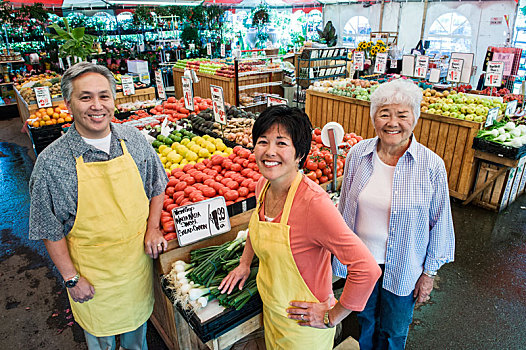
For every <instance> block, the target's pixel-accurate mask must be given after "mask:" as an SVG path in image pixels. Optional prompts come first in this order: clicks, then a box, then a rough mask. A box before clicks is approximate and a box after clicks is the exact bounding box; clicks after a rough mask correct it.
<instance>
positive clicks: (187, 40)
mask: <svg viewBox="0 0 526 350" xmlns="http://www.w3.org/2000/svg"><path fill="white" fill-rule="evenodd" d="M181 41H182V42H183V44H184V45H185V46H186V47H188V45H189V44H194V45H195V46H196V47H199V46H200V45H199V43H200V41H199V32H198V30H197V28H195V27H193V26H190V25H189V26H186V27H185V28H184V29H183V31H182V32H181Z"/></svg>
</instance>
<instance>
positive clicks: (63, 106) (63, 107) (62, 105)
mask: <svg viewBox="0 0 526 350" xmlns="http://www.w3.org/2000/svg"><path fill="white" fill-rule="evenodd" d="M58 108H60V109H67V108H66V105H65V104H64V103H61V104H59V105H58Z"/></svg>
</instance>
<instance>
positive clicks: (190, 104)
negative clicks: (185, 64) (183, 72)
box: [181, 76, 195, 111]
mask: <svg viewBox="0 0 526 350" xmlns="http://www.w3.org/2000/svg"><path fill="white" fill-rule="evenodd" d="M181 80H182V82H183V96H184V105H185V107H186V109H188V110H190V111H193V110H194V109H195V106H194V86H193V84H192V79H190V78H188V77H185V76H182V77H181Z"/></svg>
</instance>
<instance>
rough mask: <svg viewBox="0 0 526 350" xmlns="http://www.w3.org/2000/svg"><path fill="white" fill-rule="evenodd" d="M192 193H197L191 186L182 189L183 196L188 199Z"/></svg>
mask: <svg viewBox="0 0 526 350" xmlns="http://www.w3.org/2000/svg"><path fill="white" fill-rule="evenodd" d="M194 191H197V190H196V188H195V187H193V186H188V187H186V188H185V189H184V194H185V196H187V197H189V196H190V193H192V192H194Z"/></svg>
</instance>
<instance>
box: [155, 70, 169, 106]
mask: <svg viewBox="0 0 526 350" xmlns="http://www.w3.org/2000/svg"><path fill="white" fill-rule="evenodd" d="M155 85H156V86H157V95H158V96H159V98H160V99H161V100H166V91H165V90H164V83H163V75H162V73H161V71H160V70H156V71H155Z"/></svg>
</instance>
